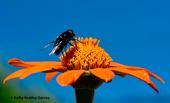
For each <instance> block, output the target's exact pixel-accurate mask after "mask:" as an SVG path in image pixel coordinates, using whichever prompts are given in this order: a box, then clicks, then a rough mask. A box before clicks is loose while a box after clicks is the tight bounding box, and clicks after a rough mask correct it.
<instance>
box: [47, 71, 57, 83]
mask: <svg viewBox="0 0 170 103" xmlns="http://www.w3.org/2000/svg"><path fill="white" fill-rule="evenodd" d="M57 73H58V72H49V73H46V76H45V78H46V81H48V82H50V81H51V80H52V78H53V77H54V76H55V75H57Z"/></svg>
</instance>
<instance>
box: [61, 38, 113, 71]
mask: <svg viewBox="0 0 170 103" xmlns="http://www.w3.org/2000/svg"><path fill="white" fill-rule="evenodd" d="M78 39H79V41H80V42H74V44H73V46H71V47H70V48H69V49H68V50H67V51H66V52H65V53H64V55H62V56H61V57H60V59H61V61H62V63H63V65H64V66H67V67H68V68H69V69H83V70H89V69H93V68H105V67H108V66H109V64H110V62H111V61H112V59H111V57H110V56H109V55H108V54H107V53H106V52H105V51H104V49H102V48H101V47H99V46H98V44H99V40H97V39H92V38H86V39H83V38H81V39H80V38H78Z"/></svg>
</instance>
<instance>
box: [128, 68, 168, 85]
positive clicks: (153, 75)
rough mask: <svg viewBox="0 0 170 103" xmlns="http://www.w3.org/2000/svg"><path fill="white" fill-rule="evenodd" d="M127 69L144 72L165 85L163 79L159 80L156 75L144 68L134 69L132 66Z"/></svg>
mask: <svg viewBox="0 0 170 103" xmlns="http://www.w3.org/2000/svg"><path fill="white" fill-rule="evenodd" d="M127 69H129V70H144V71H146V72H147V73H148V74H149V75H150V76H152V77H154V78H156V79H157V80H159V81H160V82H161V83H165V81H164V80H163V79H161V78H160V77H159V76H157V75H156V74H154V73H152V72H150V71H149V70H147V69H144V68H139V67H134V66H128V67H127Z"/></svg>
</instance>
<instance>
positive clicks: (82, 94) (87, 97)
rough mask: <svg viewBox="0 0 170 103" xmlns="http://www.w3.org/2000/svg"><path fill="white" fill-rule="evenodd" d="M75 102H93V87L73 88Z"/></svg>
mask: <svg viewBox="0 0 170 103" xmlns="http://www.w3.org/2000/svg"><path fill="white" fill-rule="evenodd" d="M75 95H76V103H93V97H94V89H88V88H75Z"/></svg>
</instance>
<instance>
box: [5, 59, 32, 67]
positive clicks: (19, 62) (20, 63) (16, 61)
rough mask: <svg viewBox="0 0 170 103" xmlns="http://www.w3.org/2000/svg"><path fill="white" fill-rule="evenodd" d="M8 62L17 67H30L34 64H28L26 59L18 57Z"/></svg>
mask: <svg viewBox="0 0 170 103" xmlns="http://www.w3.org/2000/svg"><path fill="white" fill-rule="evenodd" d="M8 63H9V64H10V65H12V66H17V67H29V66H32V65H30V64H26V63H25V62H24V61H22V60H20V59H17V58H12V59H10V60H9V61H8Z"/></svg>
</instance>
